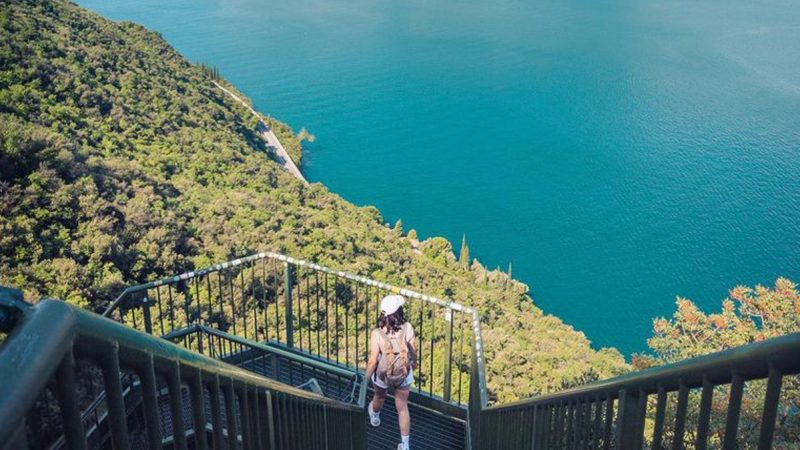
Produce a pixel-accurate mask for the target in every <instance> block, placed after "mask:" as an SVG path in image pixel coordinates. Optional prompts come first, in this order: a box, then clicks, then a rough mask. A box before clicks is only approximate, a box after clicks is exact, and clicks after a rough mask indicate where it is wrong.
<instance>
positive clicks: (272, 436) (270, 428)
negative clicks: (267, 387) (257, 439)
mask: <svg viewBox="0 0 800 450" xmlns="http://www.w3.org/2000/svg"><path fill="white" fill-rule="evenodd" d="M264 397H265V401H264V407H265V410H266V413H265V414H264V416H265V417H264V419H265V420H266V422H267V427H266V430H267V436H268V439H267V440H268V442H269V449H270V450H275V449H277V448H278V447H277V443H278V439H277V433H278V428H277V427H276V424H277V422H276V421H277V418H276V417H275V411H274V409H273V408H274V404H273V403H272V392H270V391H265V392H264Z"/></svg>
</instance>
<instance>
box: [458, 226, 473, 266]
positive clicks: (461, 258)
mask: <svg viewBox="0 0 800 450" xmlns="http://www.w3.org/2000/svg"><path fill="white" fill-rule="evenodd" d="M469 261H470V258H469V246H468V245H467V235H466V234H464V235H463V236H462V237H461V251H460V252H459V253H458V262H459V264H461V267H463V268H465V269H467V268H469Z"/></svg>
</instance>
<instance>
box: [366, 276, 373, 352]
mask: <svg viewBox="0 0 800 450" xmlns="http://www.w3.org/2000/svg"><path fill="white" fill-rule="evenodd" d="M371 328H372V326H371V325H370V323H369V284H367V285H365V286H364V357H365V361H366V359H368V358H369V354H370V348H369V344H370V342H369V338H370V331H371ZM364 365H365V366H366V364H364Z"/></svg>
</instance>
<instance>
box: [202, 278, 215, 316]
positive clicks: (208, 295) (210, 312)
mask: <svg viewBox="0 0 800 450" xmlns="http://www.w3.org/2000/svg"><path fill="white" fill-rule="evenodd" d="M204 278H205V279H206V300H207V302H208V315H207V317H206V323H207V324H209V325H210V324H211V316H212V315H214V306H213V305H212V304H211V273H210V272H207V273H206V274H205V277H204Z"/></svg>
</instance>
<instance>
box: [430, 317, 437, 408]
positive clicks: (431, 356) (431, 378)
mask: <svg viewBox="0 0 800 450" xmlns="http://www.w3.org/2000/svg"><path fill="white" fill-rule="evenodd" d="M428 314H429V316H428V319H429V320H430V330H431V337H430V339H428V341H430V343H431V351H430V365H429V368H428V395H430V396H431V397H433V359H434V354H433V350H434V346H433V344H434V341H435V339H434V336H436V328H435V325H436V320H435V319H436V317H435V316H434V314H435V312H434V306H433V304H431V305H430V308H429V309H428Z"/></svg>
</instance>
